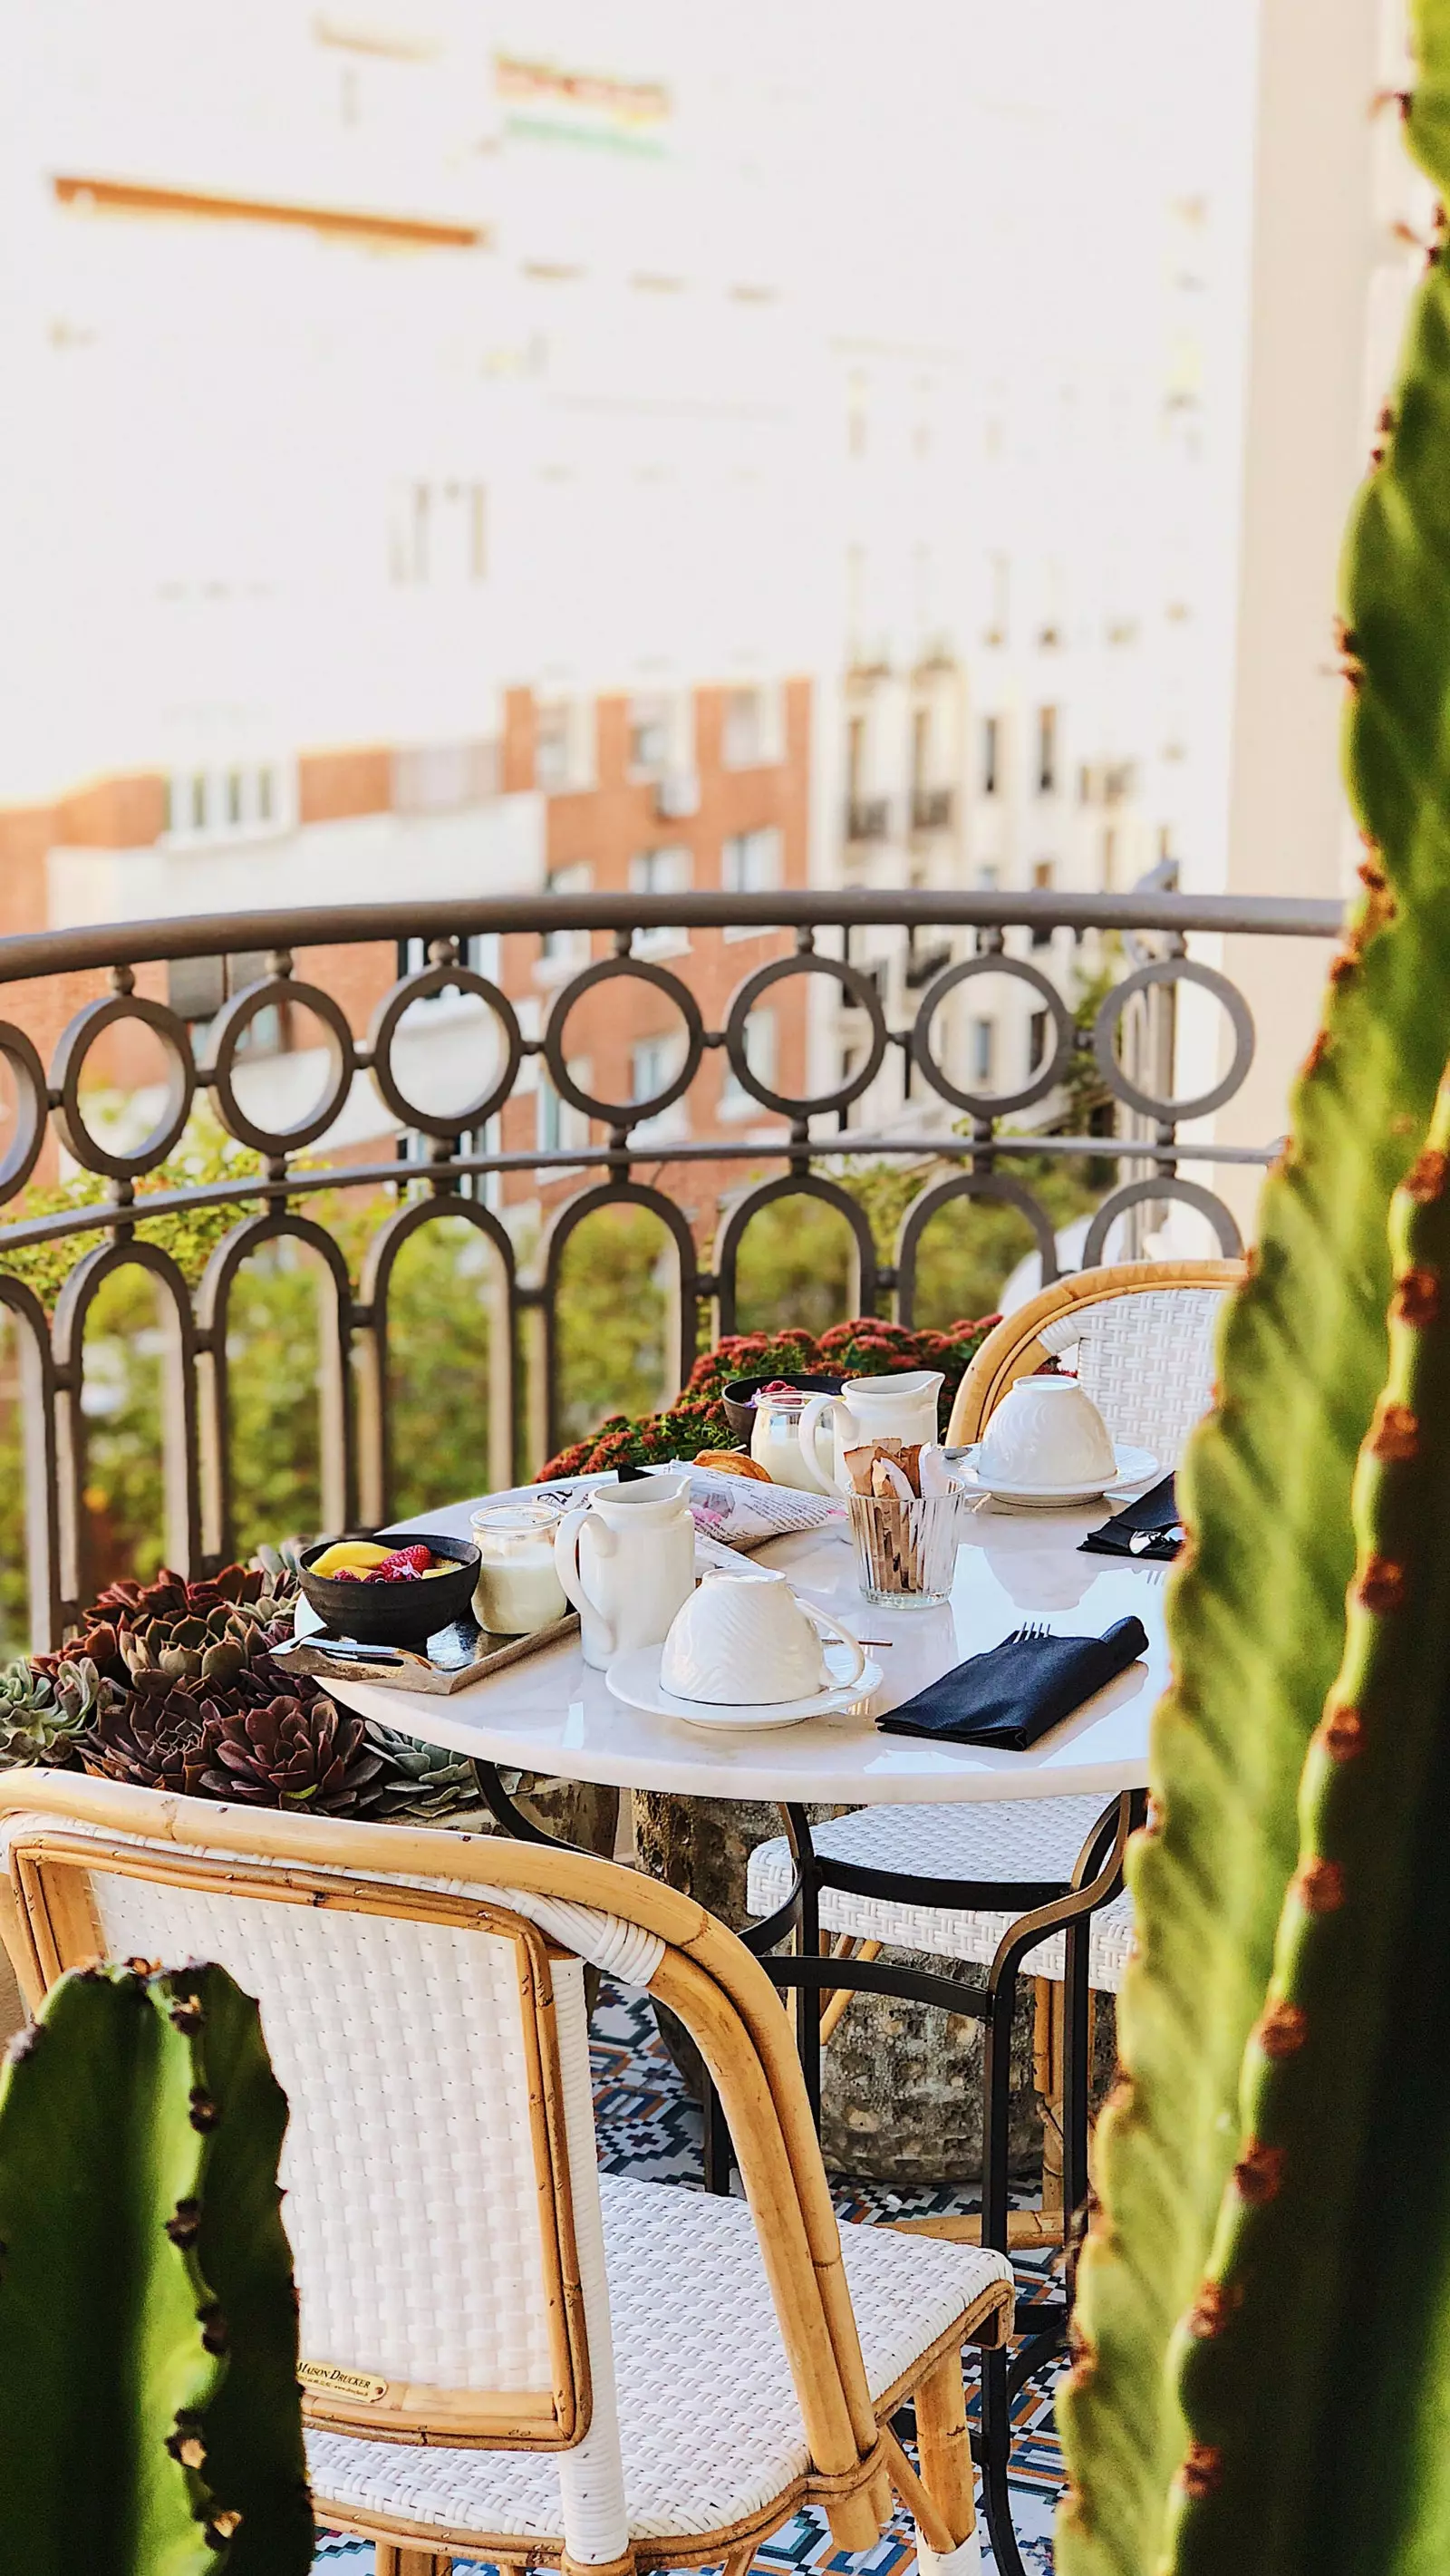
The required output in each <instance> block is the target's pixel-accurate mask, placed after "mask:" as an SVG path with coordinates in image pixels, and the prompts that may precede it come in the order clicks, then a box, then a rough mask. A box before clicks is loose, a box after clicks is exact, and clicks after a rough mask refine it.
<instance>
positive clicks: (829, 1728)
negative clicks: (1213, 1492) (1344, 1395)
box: [329, 1495, 1168, 1806]
mask: <svg viewBox="0 0 1450 2576" xmlns="http://www.w3.org/2000/svg"><path fill="white" fill-rule="evenodd" d="M491 1499H492V1500H495V1501H497V1500H498V1499H499V1497H498V1496H496V1495H495V1496H493V1497H491ZM474 1508H475V1505H474V1504H473V1503H454V1504H449V1505H447V1506H445V1507H444V1508H443V1509H441V1510H438V1511H435V1512H430V1513H427V1514H425V1515H421V1516H420V1517H419V1519H418V1520H416V1521H414V1522H413V1523H411V1524H399V1527H409V1526H410V1527H413V1528H427V1529H432V1530H437V1531H439V1532H444V1531H453V1532H456V1533H457V1534H458V1535H459V1536H460V1537H467V1536H468V1516H469V1513H470V1512H471V1511H472V1510H473V1509H474ZM1103 1516H1104V1513H1103V1506H1102V1505H1101V1504H1097V1505H1095V1506H1094V1507H1093V1508H1092V1509H1091V1510H1088V1511H1063V1512H1052V1513H1050V1514H1046V1513H1031V1514H1028V1513H1007V1512H1002V1511H997V1510H994V1509H993V1508H992V1507H991V1506H990V1505H986V1506H984V1507H983V1508H981V1509H979V1510H978V1511H977V1512H975V1513H974V1514H973V1516H972V1519H971V1522H970V1524H969V1531H968V1537H967V1540H966V1543H965V1544H964V1545H963V1547H962V1548H961V1550H960V1553H959V1555H958V1558H957V1570H956V1579H955V1583H954V1586H953V1590H952V1598H951V1602H950V1604H949V1605H947V1604H943V1605H942V1606H941V1607H940V1608H937V1609H922V1610H881V1609H878V1608H876V1607H874V1606H873V1605H872V1604H871V1603H869V1602H867V1601H866V1600H865V1599H863V1597H862V1595H861V1593H860V1591H859V1590H858V1588H857V1585H856V1579H855V1571H854V1560H853V1556H852V1551H851V1546H850V1542H849V1539H848V1537H847V1535H846V1532H845V1526H844V1523H842V1524H839V1525H838V1524H834V1523H833V1524H831V1525H830V1526H828V1527H827V1528H826V1529H825V1530H822V1531H819V1532H811V1533H808V1534H804V1535H801V1536H797V1537H792V1538H784V1539H776V1540H773V1541H772V1542H771V1543H770V1544H769V1545H768V1546H767V1547H764V1548H762V1549H761V1550H760V1551H759V1562H761V1563H763V1564H768V1565H778V1566H781V1567H783V1568H784V1569H785V1570H786V1572H788V1573H789V1575H790V1577H791V1580H792V1582H793V1583H794V1584H795V1585H796V1586H797V1588H798V1589H799V1591H800V1592H801V1593H802V1595H803V1596H804V1597H805V1598H806V1599H807V1600H811V1601H815V1602H818V1603H820V1605H821V1606H822V1607H823V1608H825V1609H828V1610H831V1611H833V1612H834V1613H835V1614H836V1616H837V1617H838V1618H840V1619H842V1620H844V1622H845V1624H846V1626H847V1627H848V1628H850V1629H851V1630H852V1631H853V1633H854V1634H856V1635H857V1636H860V1637H863V1638H868V1637H869V1638H871V1639H873V1640H880V1641H884V1642H881V1643H873V1645H872V1646H871V1649H870V1652H871V1655H872V1658H873V1660H874V1661H875V1662H876V1663H877V1664H879V1665H880V1667H881V1670H882V1674H883V1677H884V1678H883V1680H882V1684H881V1687H880V1689H879V1690H878V1691H877V1692H876V1694H875V1696H874V1698H872V1699H871V1700H870V1701H868V1702H866V1703H858V1704H857V1705H856V1706H855V1707H854V1708H853V1709H851V1710H849V1711H847V1712H846V1713H844V1714H842V1715H839V1716H835V1717H815V1718H807V1719H805V1720H804V1721H803V1722H802V1723H801V1724H799V1725H796V1726H787V1727H781V1728H778V1729H774V1730H772V1731H770V1732H769V1733H746V1732H736V1731H735V1730H727V1729H722V1728H719V1727H710V1728H704V1727H695V1726H691V1725H689V1724H687V1723H686V1722H685V1721H684V1720H682V1719H676V1718H669V1717H663V1716H651V1715H648V1714H646V1713H645V1712H644V1711H642V1710H640V1709H633V1708H627V1707H625V1705H624V1704H623V1702H622V1701H620V1700H617V1699H616V1698H615V1697H614V1695H613V1693H612V1691H611V1690H610V1689H609V1687H608V1684H607V1683H606V1681H605V1678H604V1675H603V1673H601V1672H595V1671H593V1670H592V1669H591V1668H590V1667H589V1666H588V1665H586V1663H585V1662H584V1659H583V1656H582V1654H581V1652H580V1648H579V1641H578V1638H577V1637H575V1638H572V1639H570V1640H568V1641H566V1642H564V1643H562V1644H560V1645H557V1646H552V1647H548V1648H545V1649H544V1650H543V1651H541V1652H540V1653H539V1654H537V1655H531V1656H529V1657H527V1658H526V1659H525V1660H524V1661H523V1662H521V1663H517V1664H513V1665H511V1666H509V1667H508V1668H507V1669H506V1670H505V1671H503V1672H501V1673H498V1674H496V1675H495V1676H494V1677H493V1678H492V1679H491V1680H489V1681H484V1682H480V1683H478V1684H476V1685H475V1686H474V1687H473V1688H472V1689H469V1690H465V1691H460V1692H458V1693H456V1694H455V1696H454V1697H452V1698H451V1699H436V1698H432V1697H425V1696H424V1695H423V1694H421V1693H417V1692H411V1691H402V1690H379V1689H378V1688H377V1687H376V1686H375V1685H369V1684H368V1683H366V1682H363V1681H352V1680H348V1681H338V1682H334V1683H332V1684H330V1685H329V1687H330V1689H331V1690H332V1692H333V1694H334V1696H335V1697H336V1698H338V1699H340V1700H343V1701H345V1702H346V1704H347V1705H348V1706H349V1707H351V1708H355V1709H357V1710H359V1711H360V1712H361V1713H362V1714H363V1715H364V1716H366V1717H371V1718H376V1719H378V1720H379V1721H381V1722H382V1723H383V1724H384V1725H388V1726H395V1727H402V1728H405V1729H407V1730H408V1731H410V1732H411V1733H413V1734H416V1735H419V1736H422V1737H424V1738H426V1739H427V1740H428V1741H429V1742H431V1743H434V1744H442V1745H446V1746H448V1747H450V1748H451V1749H453V1750H454V1751H457V1752H460V1753H466V1754H469V1755H472V1756H473V1757H474V1758H475V1759H476V1760H479V1761H485V1762H492V1763H496V1764H498V1765H500V1766H501V1767H504V1768H507V1769H511V1770H521V1771H535V1772H541V1773H545V1774H547V1775H549V1776H551V1777H562V1778H565V1779H571V1780H594V1781H604V1782H607V1783H610V1784H612V1785H614V1786H617V1787H619V1788H628V1789H669V1790H675V1791H678V1792H679V1793H680V1794H682V1795H683V1796H686V1797H709V1798H763V1799H775V1800H781V1799H799V1800H819V1801H821V1802H823V1803H829V1804H832V1805H835V1804H840V1805H851V1806H892V1805H896V1806H900V1805H912V1804H921V1803H924V1802H931V1803H936V1802H937V1801H946V1800H956V1799H989V1798H1050V1797H1066V1796H1084V1795H1097V1794H1103V1795H1111V1794H1112V1793H1113V1792H1114V1791H1116V1790H1121V1789H1134V1788H1140V1787H1142V1786H1143V1784H1144V1783H1145V1782H1146V1780H1147V1776H1148V1721H1149V1717H1150V1714H1151V1712H1152V1709H1153V1706H1154V1703H1155V1701H1156V1700H1157V1699H1158V1697H1159V1695H1160V1693H1161V1692H1162V1690H1163V1688H1164V1686H1165V1683H1166V1681H1167V1678H1168V1660H1167V1646H1166V1640H1165V1636H1164V1626H1163V1600H1164V1572H1165V1569H1164V1568H1163V1567H1162V1566H1161V1565H1146V1564H1141V1563H1133V1562H1131V1561H1129V1560H1126V1559H1118V1558H1113V1557H1105V1556H1084V1555H1083V1554H1081V1552H1080V1542H1081V1540H1082V1538H1083V1537H1084V1536H1085V1534H1086V1532H1087V1531H1088V1530H1089V1529H1091V1528H1093V1527H1094V1526H1096V1525H1097V1524H1098V1523H1099V1522H1101V1520H1102V1518H1103ZM1129 1612H1133V1613H1136V1615H1137V1617H1138V1618H1140V1619H1141V1620H1142V1622H1143V1626H1144V1628H1145V1629H1146V1630H1147V1633H1148V1651H1147V1653H1146V1655H1145V1656H1144V1657H1143V1658H1142V1660H1141V1661H1140V1662H1138V1663H1136V1664H1133V1665H1131V1666H1130V1667H1129V1669H1128V1671H1127V1672H1125V1673H1121V1674H1120V1675H1119V1676H1118V1678H1117V1680H1116V1681H1113V1682H1110V1683H1109V1685H1108V1687H1107V1688H1106V1689H1105V1690H1101V1691H1099V1692H1097V1693H1096V1695H1095V1696H1094V1697H1093V1698H1092V1699H1090V1700H1087V1701H1085V1702H1084V1704H1083V1706H1082V1707H1081V1708H1080V1709H1079V1710H1077V1712H1076V1713H1075V1715H1073V1716H1072V1717H1070V1718H1068V1719H1067V1720H1066V1721H1065V1722H1064V1724H1063V1725H1061V1726H1059V1727H1055V1728H1053V1730H1052V1731H1051V1733H1050V1734H1048V1735H1046V1736H1044V1737H1043V1739H1042V1741H1041V1742H1040V1743H1038V1744H1036V1745H1034V1746H1033V1747H1032V1749H1031V1751H1030V1752H1027V1753H1006V1752H996V1751H991V1750H988V1749H986V1748H985V1747H982V1746H979V1745H971V1744H942V1743H936V1742H930V1741H928V1740H927V1739H926V1738H924V1737H919V1736H906V1735H883V1734H881V1733H879V1732H878V1730H877V1727H876V1725H875V1722H874V1721H875V1718H876V1716H877V1714H879V1713H880V1712H881V1711H882V1710H885V1709H888V1708H892V1707H897V1706H899V1705H900V1703H901V1702H902V1701H903V1700H907V1699H910V1698H911V1696H912V1694H913V1693H914V1692H915V1691H918V1690H920V1689H921V1688H922V1687H923V1686H924V1685H925V1684H926V1683H927V1682H929V1681H934V1680H936V1679H937V1677H938V1676H939V1675H940V1674H942V1673H944V1672H947V1671H949V1670H950V1668H951V1666H952V1665H953V1664H957V1663H960V1662H961V1661H962V1659H963V1658H964V1657H965V1656H967V1655H971V1654H979V1653H981V1652H982V1651H983V1649H984V1648H986V1647H988V1646H995V1645H998V1644H1000V1642H1001V1640H1002V1639H1003V1638H1004V1637H1006V1636H1008V1635H1009V1634H1010V1633H1011V1631H1012V1630H1013V1629H1014V1628H1017V1627H1020V1626H1021V1625H1022V1624H1023V1622H1024V1621H1026V1620H1029V1619H1031V1620H1037V1621H1041V1622H1043V1623H1045V1625H1046V1626H1048V1627H1049V1628H1051V1629H1053V1630H1055V1631H1056V1632H1057V1633H1058V1634H1060V1635H1064V1636H1087V1635H1094V1636H1100V1635H1101V1634H1102V1633H1103V1631H1104V1630H1105V1629H1106V1628H1108V1627H1110V1626H1111V1625H1112V1623H1113V1621H1114V1620H1115V1619H1121V1618H1124V1617H1125V1616H1127V1614H1128V1613H1129Z"/></svg>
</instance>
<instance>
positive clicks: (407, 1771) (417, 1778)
mask: <svg viewBox="0 0 1450 2576" xmlns="http://www.w3.org/2000/svg"><path fill="white" fill-rule="evenodd" d="M367 1732H368V1741H369V1743H370V1744H373V1745H375V1746H376V1747H377V1749H378V1751H379V1752H380V1753H382V1754H383V1755H384V1757H385V1759H386V1761H387V1762H388V1764H389V1765H390V1766H391V1774H392V1776H389V1775H388V1773H384V1775H383V1776H382V1777H381V1778H380V1779H379V1781H378V1783H377V1790H376V1794H375V1796H374V1797H373V1799H372V1801H371V1804H370V1806H369V1809H368V1813H369V1814H370V1815H372V1816H375V1817H376V1818H377V1819H378V1821H379V1822H380V1823H391V1822H394V1821H396V1820H397V1819H399V1818H401V1817H412V1818H414V1819H415V1820H416V1821H417V1822H418V1823H420V1824H422V1823H429V1822H431V1821H432V1819H433V1818H434V1817H436V1816H448V1815H455V1814H457V1813H459V1812H460V1811H461V1810H462V1809H464V1808H473V1807H478V1806H480V1805H481V1804H482V1798H481V1795H480V1792H479V1786H478V1775H477V1773H476V1772H475V1770H474V1767H473V1764H472V1763H471V1762H470V1761H468V1760H467V1758H466V1757H465V1756H464V1755H463V1754H459V1753H445V1752H444V1750H443V1749H442V1747H441V1746H440V1745H437V1744H420V1743H419V1741H418V1739H417V1737H416V1736H412V1735H399V1734H397V1733H396V1732H395V1730H394V1729H393V1728H392V1727H391V1726H378V1725H375V1724H373V1723H371V1722H370V1723H369V1726H368V1730H367Z"/></svg>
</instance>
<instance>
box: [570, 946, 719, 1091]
mask: <svg viewBox="0 0 1450 2576" xmlns="http://www.w3.org/2000/svg"><path fill="white" fill-rule="evenodd" d="M620 975H629V976H632V977H633V978H634V979H635V980H636V982H638V983H641V984H653V986H654V988H655V991H656V992H657V993H663V994H664V995H665V997H666V999H667V1000H668V1001H671V1002H673V1003H674V1006H675V1008H676V1010H677V1011H678V1012H679V1015H680V1017H681V1019H682V1020H683V1021H684V1023H685V1056H684V1062H683V1063H682V1065H681V1066H680V1070H679V1072H678V1073H677V1074H676V1075H675V1078H674V1080H673V1082H667V1083H666V1084H665V1085H664V1088H663V1089H662V1090H660V1091H653V1092H651V1094H650V1096H649V1098H648V1100H601V1099H599V1098H598V1096H597V1095H596V1094H595V1093H594V1092H592V1091H585V1090H584V1089H583V1088H582V1086H581V1085H580V1084H579V1083H577V1082H576V1081H575V1080H574V1078H573V1075H572V1074H571V1073H570V1071H569V1068H568V1065H567V1064H566V1063H565V1061H564V1024H565V1022H566V1020H567V1019H568V1017H569V1014H570V1012H571V1011H572V1010H573V1008H574V1005H575V1003H576V1002H578V1001H582V999H583V997H584V995H585V994H586V993H587V992H589V991H590V990H591V989H592V988H594V987H595V986H597V985H600V984H607V983H610V982H612V981H613V980H614V979H615V978H616V977H618V976H620ZM704 1052H705V1023H704V1021H703V1020H702V1019H701V1017H700V1005H699V1003H698V1002H697V1001H696V999H695V996H694V994H693V993H692V992H691V990H690V988H689V985H688V984H682V983H681V981H680V979H679V977H678V975H667V974H666V973H665V970H664V968H663V966H651V965H650V964H649V962H648V960H647V959H646V958H643V957H601V958H600V959H599V960H598V962H597V963H596V964H595V965H593V966H586V967H585V969H584V971H583V973H582V975H576V976H574V978H573V979H572V981H571V982H570V983H568V984H566V985H565V986H564V989H563V991H562V992H561V994H560V995H559V998H558V1000H557V1001H556V1003H555V1004H554V1007H553V1009H552V1011H551V1012H550V1013H549V1025H548V1027H547V1028H546V1029H545V1031H544V1062H545V1064H546V1065H547V1066H548V1068H549V1079H550V1081H551V1082H552V1083H553V1086H554V1089H555V1090H556V1091H557V1093H558V1095H559V1097H560V1099H561V1100H567V1101H568V1102H569V1104H570V1106H571V1107H572V1108H574V1109H581V1110H582V1111H583V1113H584V1115H585V1117H586V1118H597V1119H599V1120H600V1121H601V1122H602V1124H603V1125H604V1126H606V1127H637V1126H638V1125H639V1123H640V1121H641V1119H644V1118H653V1117H655V1116H656V1115H657V1114H658V1112H659V1111H660V1110H661V1109H668V1107H669V1106H670V1103H671V1101H673V1100H678V1099H680V1098H681V1097H682V1095H683V1094H684V1093H685V1092H687V1091H688V1090H689V1088H690V1085H691V1083H692V1082H693V1081H694V1079H695V1076H696V1074H697V1073H698V1072H699V1070H700V1059H701V1057H702V1056H703V1054H704Z"/></svg>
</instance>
